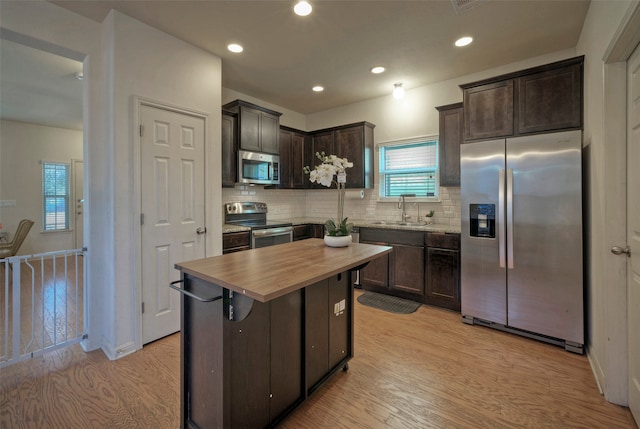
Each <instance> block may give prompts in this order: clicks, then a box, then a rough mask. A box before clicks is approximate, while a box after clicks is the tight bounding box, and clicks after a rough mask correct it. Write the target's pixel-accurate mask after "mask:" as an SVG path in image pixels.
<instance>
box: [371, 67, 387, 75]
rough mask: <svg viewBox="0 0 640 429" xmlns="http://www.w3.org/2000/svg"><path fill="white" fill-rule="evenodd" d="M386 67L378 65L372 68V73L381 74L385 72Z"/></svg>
mask: <svg viewBox="0 0 640 429" xmlns="http://www.w3.org/2000/svg"><path fill="white" fill-rule="evenodd" d="M384 71H385V68H384V67H382V66H376V67H374V68H372V69H371V73H373V74H380V73H384Z"/></svg>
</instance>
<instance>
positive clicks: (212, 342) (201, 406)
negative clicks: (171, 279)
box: [180, 276, 224, 428]
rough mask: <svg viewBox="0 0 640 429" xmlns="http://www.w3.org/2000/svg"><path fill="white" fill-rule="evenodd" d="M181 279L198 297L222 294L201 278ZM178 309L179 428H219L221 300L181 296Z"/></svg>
mask: <svg viewBox="0 0 640 429" xmlns="http://www.w3.org/2000/svg"><path fill="white" fill-rule="evenodd" d="M183 282H184V285H183V287H184V288H185V289H187V290H189V291H190V292H191V293H193V294H195V295H198V296H201V297H207V298H209V297H217V296H222V293H223V289H222V288H221V287H219V286H215V285H212V284H210V283H207V282H204V281H202V280H198V279H189V278H188V277H186V276H183ZM181 312H182V319H181V325H182V326H181V333H180V342H181V344H180V348H181V350H180V354H181V360H182V362H181V375H180V391H181V393H180V394H181V397H182V401H181V417H180V421H181V422H182V424H181V427H186V428H214V427H223V415H224V413H223V408H222V407H221V406H220V405H221V404H222V401H223V393H224V389H223V384H222V378H221V375H222V368H223V350H222V348H221V347H220V339H221V338H223V330H222V319H223V309H222V300H217V301H214V302H200V301H198V300H195V299H192V298H186V297H183V298H182V304H181ZM205 327H206V328H205Z"/></svg>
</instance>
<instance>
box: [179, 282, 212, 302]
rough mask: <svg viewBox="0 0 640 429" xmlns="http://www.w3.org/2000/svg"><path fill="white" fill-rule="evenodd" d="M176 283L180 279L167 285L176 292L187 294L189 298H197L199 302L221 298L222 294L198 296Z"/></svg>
mask: <svg viewBox="0 0 640 429" xmlns="http://www.w3.org/2000/svg"><path fill="white" fill-rule="evenodd" d="M178 283H182V280H176V281H173V282H171V283H169V287H170V288H171V289H174V290H177V291H178V292H180V293H183V294H185V295H187V296H188V297H190V298H193V299H197V300H198V301H200V302H213V301H217V300H219V299H222V295H220V296H216V297H213V298H202V297H201V296H198V295H196V294H195V293H192V292H189V291H188V290H184V289H182V288H181V287H178V286H176V284H178Z"/></svg>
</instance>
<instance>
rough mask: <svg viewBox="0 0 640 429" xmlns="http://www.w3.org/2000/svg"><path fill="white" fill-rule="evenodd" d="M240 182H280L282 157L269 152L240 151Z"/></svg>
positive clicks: (261, 183)
mask: <svg viewBox="0 0 640 429" xmlns="http://www.w3.org/2000/svg"><path fill="white" fill-rule="evenodd" d="M238 183H253V184H256V185H279V184H280V157H279V156H278V155H272V154H269V153H260V152H249V151H246V150H240V151H238Z"/></svg>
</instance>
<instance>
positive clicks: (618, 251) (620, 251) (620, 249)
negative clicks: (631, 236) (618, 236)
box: [611, 246, 631, 257]
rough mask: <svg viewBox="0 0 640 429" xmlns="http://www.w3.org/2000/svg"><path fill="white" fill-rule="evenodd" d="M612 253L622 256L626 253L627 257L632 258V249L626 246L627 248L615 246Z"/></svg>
mask: <svg viewBox="0 0 640 429" xmlns="http://www.w3.org/2000/svg"><path fill="white" fill-rule="evenodd" d="M611 253H613V254H614V255H622V254H623V253H626V254H627V256H628V257H630V256H631V248H630V247H629V246H626V247H620V246H613V247H612V248H611Z"/></svg>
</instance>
